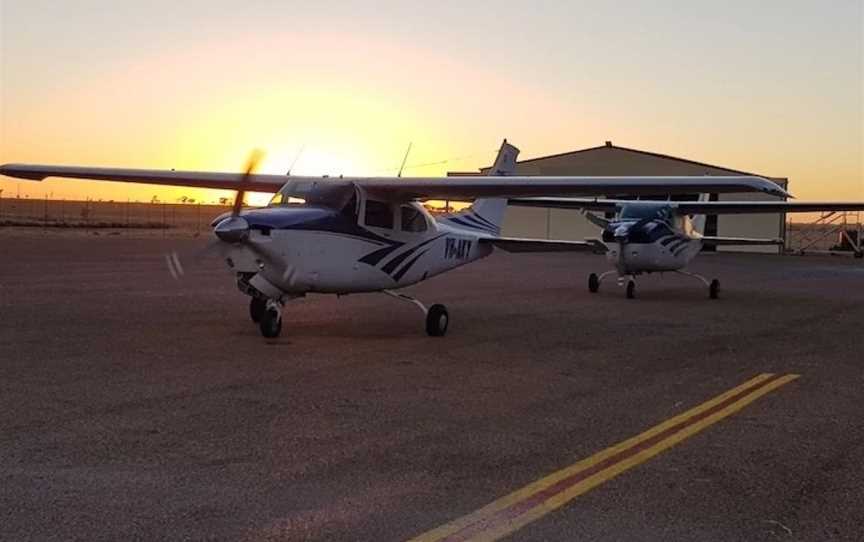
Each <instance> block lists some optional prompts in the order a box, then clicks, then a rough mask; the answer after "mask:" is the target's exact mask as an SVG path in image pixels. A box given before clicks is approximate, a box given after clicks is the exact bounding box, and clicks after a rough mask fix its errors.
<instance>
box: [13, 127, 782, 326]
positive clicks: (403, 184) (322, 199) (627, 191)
mask: <svg viewBox="0 0 864 542" xmlns="http://www.w3.org/2000/svg"><path fill="white" fill-rule="evenodd" d="M518 153H519V150H518V149H517V148H516V147H514V146H512V145H510V144H508V143H507V141H506V140H505V141H504V142H503V144H502V145H501V149H500V151H499V152H498V156H497V158H496V160H495V163H494V165H493V168H492V170H491V171H492V175H494V176H493V177H486V176H469V177H442V178H431V177H427V178H406V177H401V178H364V177H353V178H349V177H344V178H343V177H340V178H338V179H337V178H320V177H293V176H280V175H260V174H254V173H252V171H253V169H254V167H255V163H256V162H257V157H255V156H254V155H253V159H251V160H250V162H249V165H248V167H247V168H246V172H245V173H239V174H238V173H202V172H182V171H174V170H170V171H164V170H141V169H113V168H92V167H66V166H42V165H19V164H7V165H4V166H0V174H3V175H7V176H11V177H17V178H23V179H30V180H42V179H45V178H46V177H66V178H77V179H95V180H106V181H126V182H139V183H148V184H163V185H176V186H192V187H201V188H216V189H226V188H228V189H234V190H237V191H238V194H237V197H236V198H235V201H234V206H233V210H232V212H231V213H228V214H225V215H222V216H220V217H218V218H216V219H215V220H214V221H213V223H212V225H213V226H214V230H213V231H214V233H215V235H216V238H217V240H218V241H217V242H216V246H217V247H218V248H219V250H220V251H221V252H222V255H223V257H224V259H225V261H226V263H227V265H228V266H229V267H230V268H231V269H232V270H233V271H234V272H235V273H236V276H237V285H238V287H239V289H240V291H242V292H243V293H245V294H247V295H249V296H250V297H251V301H250V315H251V317H252V319H253V320H254V321H255V322H257V323H258V324H259V327H260V330H261V333H262V335H264V336H265V337H276V336H278V335H279V333H280V330H281V327H282V312H283V311H282V309H283V306H284V303H285V302H286V301H287V300H290V299H294V298H298V297H303V296H305V295H306V294H310V293H322V294H337V295H345V294H352V293H361V292H383V293H385V294H388V295H390V296H393V297H395V298H397V299H401V300H404V301H409V302H411V303H414V304H415V305H416V306H418V307H419V308H420V309H421V310H422V311H423V312H424V313H425V315H426V332H427V333H428V334H429V335H431V336H442V335H444V334H445V332H446V331H447V326H448V322H449V315H448V313H447V309H446V308H445V307H444V306H443V305H438V304H436V305H432V306H431V307H429V308H428V309H427V308H426V306H425V305H424V304H422V303H421V302H420V301H418V300H416V299H414V298H413V297H410V296H408V295H406V294H403V293H398V292H396V291H395V290H397V289H400V288H404V287H405V286H409V285H412V284H416V283H418V282H420V281H423V280H426V279H429V278H431V277H434V276H435V275H438V274H440V273H443V272H445V271H449V270H451V269H454V268H456V267H459V266H461V265H464V264H467V263H470V262H473V261H476V260H479V259H480V258H483V257H485V256H487V255H489V254H490V253H491V252H492V250H493V247H496V246H497V247H500V248H502V249H504V250H510V251H519V250H533V251H538V250H594V249H596V248H597V246H598V244H597V243H596V242H572V241H547V240H539V239H512V238H506V237H501V236H500V228H501V222H502V219H503V216H504V211H505V208H506V206H507V198H513V197H522V196H525V197H531V196H550V195H558V196H562V195H565V196H566V195H571V196H572V195H582V196H601V195H607V196H609V195H611V196H615V195H618V196H623V195H637V196H638V195H649V194H658V193H659V194H692V193H700V192H742V191H756V192H762V193H766V194H772V195H775V196H779V197H785V196H787V195H788V194H786V192H785V191H784V190H783V189H782V188H780V187H779V186H778V185H776V184H775V183H773V182H771V181H769V180H767V179H763V178H761V177H752V176H740V177H520V176H509V175H510V174H512V173H513V171H514V169H515V164H516V157H517V155H518ZM502 175H508V176H507V177H502ZM246 190H252V191H257V192H271V193H273V192H275V196H274V197H273V199H272V200H271V201H270V204H269V205H268V206H267V207H266V208H260V209H246V210H243V209H241V206H242V203H243V193H244V192H245V191H246ZM428 199H451V200H472V199H473V200H474V203H473V205H472V206H471V207H470V208H468V209H466V210H464V211H461V212H458V213H452V214H447V215H442V216H432V215H431V214H430V213H429V212H428V211H427V210H426V209H425V208H424V207H423V206H422V205H421V204H420V203H419V200H428ZM169 264H170V267H171V268H172V269H173V272H174V273H182V267H181V266H180V261H179V259H178V258H177V256H176V254H175V255H172V256H170V257H169Z"/></svg>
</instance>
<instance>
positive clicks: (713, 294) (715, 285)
mask: <svg viewBox="0 0 864 542" xmlns="http://www.w3.org/2000/svg"><path fill="white" fill-rule="evenodd" d="M675 272H676V273H678V274H679V275H684V276H685V277H692V278H694V279H696V280H698V281H700V282H702V284H704V285H705V286H707V287H708V298H709V299H717V298H719V297H720V281H719V280H717V279H713V280H712V281H711V282H708V279H706V278H705V277H703V276H702V275H700V274H698V273H690V272H689V271H680V270H679V271H675Z"/></svg>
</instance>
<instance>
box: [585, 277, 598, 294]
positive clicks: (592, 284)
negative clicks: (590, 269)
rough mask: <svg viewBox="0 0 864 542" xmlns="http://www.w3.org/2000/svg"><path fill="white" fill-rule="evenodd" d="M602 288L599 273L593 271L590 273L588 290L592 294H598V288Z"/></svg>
mask: <svg viewBox="0 0 864 542" xmlns="http://www.w3.org/2000/svg"><path fill="white" fill-rule="evenodd" d="M599 289H600V277H598V276H597V273H591V274H590V275H588V291H589V292H591V293H592V294H596V293H597V290H599Z"/></svg>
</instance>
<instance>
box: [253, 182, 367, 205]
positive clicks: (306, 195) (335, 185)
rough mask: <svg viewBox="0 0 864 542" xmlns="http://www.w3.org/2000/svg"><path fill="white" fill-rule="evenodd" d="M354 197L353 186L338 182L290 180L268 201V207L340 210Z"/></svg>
mask: <svg viewBox="0 0 864 542" xmlns="http://www.w3.org/2000/svg"><path fill="white" fill-rule="evenodd" d="M353 196H354V186H353V185H352V184H351V183H349V182H344V181H339V180H328V179H321V180H307V179H304V180H297V179H294V180H290V181H288V182H287V183H285V185H284V186H283V187H282V188H281V189H279V192H277V193H276V194H274V195H273V197H272V198H271V199H270V203H269V204H268V206H269V207H281V206H288V205H303V204H307V203H308V204H314V205H323V206H326V207H331V208H334V209H341V208H342V207H344V206H345V204H346V203H347V202H348V201H349V200H350V199H351V198H352V197H353Z"/></svg>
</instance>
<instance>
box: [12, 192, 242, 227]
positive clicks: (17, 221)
mask: <svg viewBox="0 0 864 542" xmlns="http://www.w3.org/2000/svg"><path fill="white" fill-rule="evenodd" d="M229 210H230V206H226V205H203V204H180V203H140V202H131V201H126V202H116V201H107V202H106V201H67V200H52V199H48V198H44V199H33V198H0V226H25V227H42V228H46V229H47V228H86V229H129V230H142V229H146V230H163V231H166V232H167V231H169V230H170V231H172V232H176V233H179V234H189V235H194V234H200V233H202V232H206V231H208V230H209V228H210V221H212V220H213V218H215V217H216V216H218V215H220V214H222V213H224V212H226V211H229Z"/></svg>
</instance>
